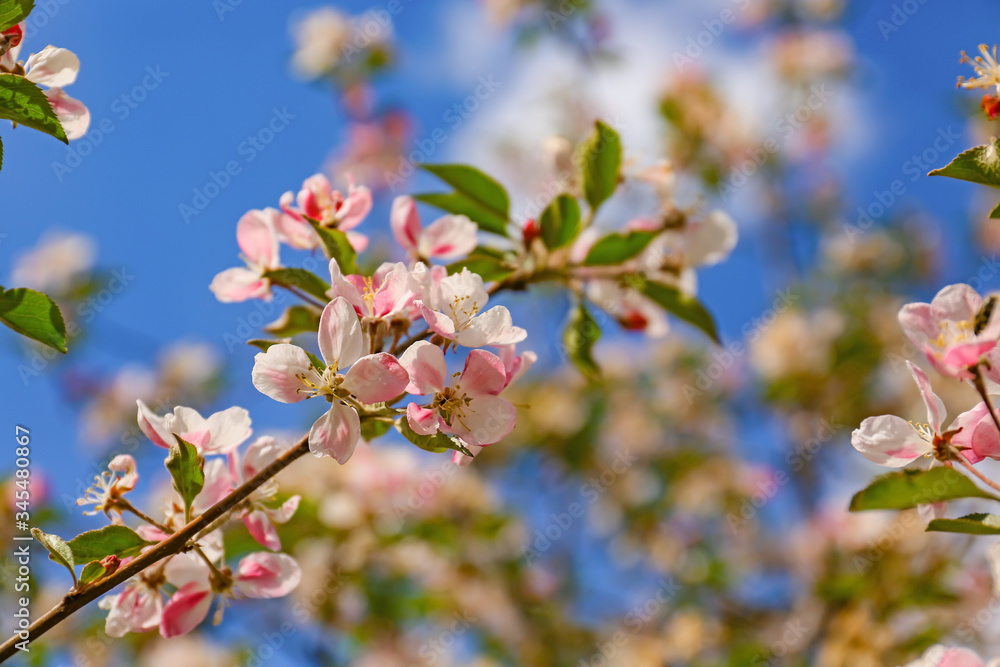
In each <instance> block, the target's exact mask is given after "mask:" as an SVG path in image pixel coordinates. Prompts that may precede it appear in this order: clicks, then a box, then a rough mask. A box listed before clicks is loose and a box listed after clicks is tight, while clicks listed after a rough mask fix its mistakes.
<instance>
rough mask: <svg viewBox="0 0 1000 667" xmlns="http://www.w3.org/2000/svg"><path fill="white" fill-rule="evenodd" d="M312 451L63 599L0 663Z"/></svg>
mask: <svg viewBox="0 0 1000 667" xmlns="http://www.w3.org/2000/svg"><path fill="white" fill-rule="evenodd" d="M308 451H309V439H308V437H303V438H302V439H301V440H299V441H298V442H297V443H296V444H295V446H294V447H292V448H291V449H289V450H288V451H286V452H285V453H284V454H282V455H281V456H279V457H278V458H277V459H275V460H274V461H273V462H272V463H271V464H270V465H269V466H267V467H266V468H264V469H263V470H261V471H260V472H259V473H257V474H256V475H255V476H254V477H253V478H252V479H250V480H248V481H247V482H244V484H243V485H242V486H240V487H239V488H237V489H235V490H234V491H233V492H232V493H230V494H229V495H228V496H226V497H225V498H223V499H222V500H221V501H219V502H218V503H216V504H215V505H213V506H212V507H210V508H209V509H207V510H206V511H205V512H204V513H203V514H202V515H200V516H199V517H198V518H196V519H194V520H193V521H191V522H190V523H189V524H187V525H186V526H184V527H183V528H181V529H180V530H178V531H177V532H176V533H174V534H173V535H171V536H170V537H168V538H167V539H165V540H163V541H162V542H160V543H159V544H157V545H156V546H154V547H152V548H151V549H149V550H148V551H146V552H145V553H143V554H142V555H140V556H138V557H137V558H135V559H134V560H133V561H132V562H130V563H129V564H128V565H126V566H125V567H123V568H121V569H120V570H118V571H117V572H115V573H114V574H112V575H111V576H109V577H107V578H106V579H102V580H100V581H98V582H97V583H95V584H94V585H93V586H91V587H88V588H86V589H84V590H82V591H80V592H79V593H74V592H71V593H69V594H67V595H66V597H64V598H63V599H62V601H61V602H59V604H57V605H56V606H55V607H53V608H52V609H50V610H49V611H48V612H46V613H45V614H44V615H43V616H41V617H40V618H38V619H37V620H36V621H35V622H34V623H32V624H31V625H30V626H28V629H27V634H28V638H27V639H22V638H21V637H20V636H19V635H16V634H15V635H14V636H13V637H11V638H10V639H8V640H7V641H5V642H4V643H3V644H0V662H4V661H5V660H7V659H8V658H10V657H11V656H13V655H15V654H16V653H18V648H17V644H19V643H21V642H24V641H27V642H32V641H34V640H36V639H38V638H39V637H41V636H42V635H43V634H45V633H46V632H48V631H49V630H51V629H52V628H54V627H55V626H56V625H58V624H59V623H61V622H62V621H64V620H65V619H66V618H68V617H69V616H70V615H72V614H73V613H74V612H76V611H77V610H79V609H81V608H82V607H84V606H86V605H87V604H89V603H90V602H92V601H94V600H95V599H97V598H98V597H100V596H101V595H104V594H105V593H107V592H108V591H110V590H111V589H112V588H114V587H115V586H117V585H118V584H120V583H122V582H124V581H126V580H128V579H130V578H132V577H134V576H135V575H137V574H139V573H140V572H142V571H143V570H145V569H146V568H148V567H150V566H151V565H153V564H154V563H157V562H159V561H161V560H163V559H164V558H167V557H168V556H173V555H174V554H178V553H180V552H181V551H183V550H184V549H185V548H187V545H188V543H189V542H190V541H191V540H192V538H194V537H195V535H197V534H198V533H199V532H200V531H201V530H202V529H204V528H205V527H206V526H208V525H209V524H211V523H212V522H213V521H215V520H216V519H218V518H219V517H222V516H223V515H225V514H226V513H228V512H229V511H230V510H231V509H233V508H235V507H236V506H237V505H238V504H239V503H240V502H241V501H242V500H244V499H245V498H247V497H249V496H250V494H252V493H253V492H254V491H256V490H257V489H258V488H260V487H261V486H263V485H264V483H265V482H267V481H268V480H270V479H271V478H272V477H274V476H275V475H277V474H278V473H279V472H281V471H282V470H284V469H285V468H287V467H288V466H289V465H290V464H291V463H292V462H293V461H295V460H296V459H299V458H301V457H302V456H304V455H305V454H306V453H307V452H308Z"/></svg>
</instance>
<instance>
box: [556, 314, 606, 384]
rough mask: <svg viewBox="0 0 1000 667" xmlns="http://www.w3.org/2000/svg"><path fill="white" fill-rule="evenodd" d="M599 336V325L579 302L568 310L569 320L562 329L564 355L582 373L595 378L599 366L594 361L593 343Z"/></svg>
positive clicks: (597, 375)
mask: <svg viewBox="0 0 1000 667" xmlns="http://www.w3.org/2000/svg"><path fill="white" fill-rule="evenodd" d="M600 337H601V326H600V325H599V324H598V323H597V320H595V319H594V318H593V317H592V316H591V314H590V312H589V311H588V310H587V307H586V306H585V305H584V304H583V303H582V302H581V303H579V304H578V305H577V306H576V307H574V308H573V310H572V311H570V316H569V321H568V322H567V323H566V329H565V331H563V349H564V350H565V351H566V356H567V357H568V358H569V360H570V361H571V362H573V365H574V366H576V367H577V368H578V369H579V370H580V372H581V373H583V375H584V376H585V377H587V378H589V379H592V380H593V379H597V378H598V377H600V375H601V368H600V366H598V365H597V362H596V361H594V344H595V343H596V342H597V341H598V340H599V339H600Z"/></svg>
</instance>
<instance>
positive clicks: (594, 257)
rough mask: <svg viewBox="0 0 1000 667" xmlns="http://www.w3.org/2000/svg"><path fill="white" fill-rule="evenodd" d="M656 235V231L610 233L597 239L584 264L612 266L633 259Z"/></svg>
mask: <svg viewBox="0 0 1000 667" xmlns="http://www.w3.org/2000/svg"><path fill="white" fill-rule="evenodd" d="M655 237H656V232H629V233H628V234H618V233H615V234H608V235H607V236H604V237H602V238H599V239H597V242H596V243H594V245H592V246H591V247H590V252H588V253H587V257H586V258H585V259H584V260H583V265H584V266H612V265H615V264H621V263H622V262H624V261H625V260H628V259H632V258H633V257H635V256H636V255H638V254H639V253H640V252H642V251H643V250H645V249H646V246H648V245H649V242H650V241H652V240H653V239H654V238H655Z"/></svg>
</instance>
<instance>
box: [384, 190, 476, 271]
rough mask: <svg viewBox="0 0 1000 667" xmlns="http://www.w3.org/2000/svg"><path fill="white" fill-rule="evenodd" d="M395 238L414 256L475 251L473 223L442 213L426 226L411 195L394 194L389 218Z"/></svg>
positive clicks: (452, 255) (455, 255)
mask: <svg viewBox="0 0 1000 667" xmlns="http://www.w3.org/2000/svg"><path fill="white" fill-rule="evenodd" d="M389 222H390V224H391V226H392V233H393V235H394V236H395V237H396V241H397V242H398V243H399V245H401V246H402V247H403V249H404V250H406V251H407V253H408V254H409V255H410V257H412V258H414V259H422V260H428V259H431V258H438V259H442V260H448V259H456V258H458V257H461V256H463V255H468V254H469V253H470V252H472V251H473V250H475V248H476V244H477V242H478V239H477V236H476V233H477V231H478V227H477V226H476V223H474V222H472V221H471V220H469V218H468V217H466V216H464V215H445V216H442V217H440V218H438V219H437V220H435V221H434V222H432V223H431V224H430V225H428V226H427V228H426V229H424V228H423V226H422V225H421V224H420V213H419V212H418V211H417V203H416V202H415V201H414V200H413V198H412V197H405V196H404V197H396V199H395V201H393V202H392V213H391V215H390V217H389Z"/></svg>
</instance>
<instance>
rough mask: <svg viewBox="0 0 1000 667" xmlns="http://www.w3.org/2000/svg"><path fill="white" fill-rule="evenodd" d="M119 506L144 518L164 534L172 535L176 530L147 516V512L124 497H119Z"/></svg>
mask: <svg viewBox="0 0 1000 667" xmlns="http://www.w3.org/2000/svg"><path fill="white" fill-rule="evenodd" d="M118 506H119V507H120V508H122V509H123V510H125V511H126V512H131V513H132V514H134V515H136V516H137V517H139V518H140V519H142V520H143V521H145V522H146V523H148V524H151V525H153V526H155V527H156V528H158V529H159V530H160V532H162V533H163V534H164V535H170V534H172V533H173V532H174V531H172V530H170V529H169V528H167V527H166V526H164V525H163V524H162V523H160V522H159V521H156V520H155V519H153V518H152V517H149V516H146V515H145V514H143V513H142V512H140V511H139V510H138V509H136V508H135V506H134V505H133V504H132V503H130V502H129V501H127V500H125V499H124V498H119V499H118Z"/></svg>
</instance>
